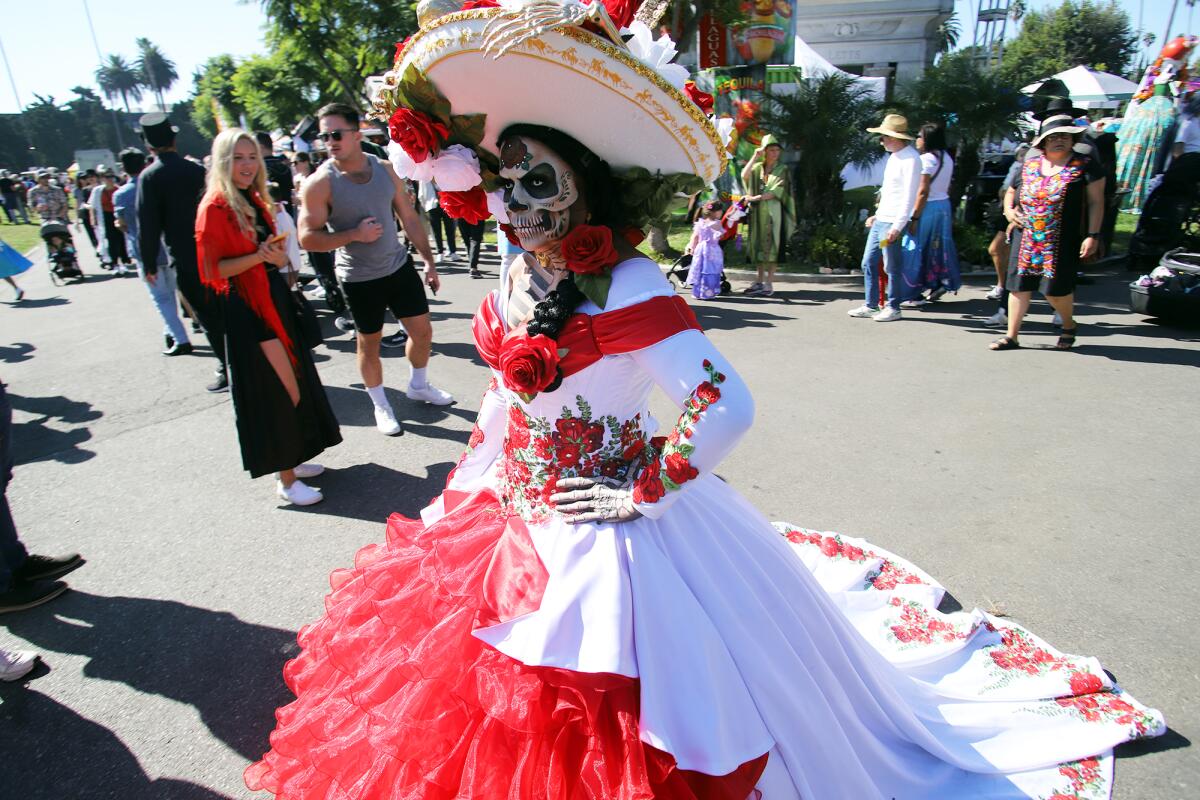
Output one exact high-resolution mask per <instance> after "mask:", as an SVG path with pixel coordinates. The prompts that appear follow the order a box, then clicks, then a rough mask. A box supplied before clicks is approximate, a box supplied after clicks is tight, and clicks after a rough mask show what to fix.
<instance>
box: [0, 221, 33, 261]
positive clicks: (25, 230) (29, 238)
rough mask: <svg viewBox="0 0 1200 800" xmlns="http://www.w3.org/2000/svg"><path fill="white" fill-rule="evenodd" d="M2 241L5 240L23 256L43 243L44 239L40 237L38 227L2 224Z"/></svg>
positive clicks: (0, 228)
mask: <svg viewBox="0 0 1200 800" xmlns="http://www.w3.org/2000/svg"><path fill="white" fill-rule="evenodd" d="M0 239H3V240H4V241H5V243H6V244H7V245H8V246H9V247H11V248H12V249H13V250H16V251H17V252H18V253H21V254H22V255H24V254H25V253H28V252H29V251H30V250H31V249H32V248H34V247H38V246H39V245H41V243H42V237H41V236H38V226H37V225H9V224H7V223H4V224H0Z"/></svg>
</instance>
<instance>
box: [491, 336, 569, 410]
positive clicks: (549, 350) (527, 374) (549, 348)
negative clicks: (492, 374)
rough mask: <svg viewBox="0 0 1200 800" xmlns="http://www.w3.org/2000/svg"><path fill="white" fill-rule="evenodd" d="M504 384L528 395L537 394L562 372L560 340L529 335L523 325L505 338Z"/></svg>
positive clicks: (502, 349) (501, 358)
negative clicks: (560, 368) (559, 359)
mask: <svg viewBox="0 0 1200 800" xmlns="http://www.w3.org/2000/svg"><path fill="white" fill-rule="evenodd" d="M500 372H501V373H502V374H503V375H504V385H505V386H507V387H509V388H510V389H513V390H515V391H518V392H523V393H524V394H537V393H538V392H540V391H542V390H543V389H545V388H546V387H547V386H549V385H550V384H551V383H553V382H554V378H555V376H556V375H557V374H558V343H557V342H555V341H554V340H553V339H551V338H550V337H549V336H542V335H541V334H539V335H537V336H527V335H526V334H525V331H524V329H523V328H520V329H517V330H515V331H513V332H512V333H509V334H508V335H507V336H505V337H504V341H503V342H502V343H501V345H500Z"/></svg>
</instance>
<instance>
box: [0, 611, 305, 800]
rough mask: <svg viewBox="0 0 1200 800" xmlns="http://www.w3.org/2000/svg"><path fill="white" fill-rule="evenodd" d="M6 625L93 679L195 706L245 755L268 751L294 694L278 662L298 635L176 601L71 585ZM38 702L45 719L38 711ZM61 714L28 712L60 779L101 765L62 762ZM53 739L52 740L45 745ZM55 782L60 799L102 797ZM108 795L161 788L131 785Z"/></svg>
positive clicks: (292, 651) (91, 775) (291, 652)
mask: <svg viewBox="0 0 1200 800" xmlns="http://www.w3.org/2000/svg"><path fill="white" fill-rule="evenodd" d="M51 609H53V610H52V611H51ZM5 625H6V626H7V627H8V628H9V630H11V631H12V632H13V633H14V634H16V635H17V636H19V637H21V638H23V639H25V640H27V641H29V642H30V643H32V644H33V645H34V647H36V648H37V649H39V650H43V651H51V652H57V653H73V654H76V655H81V656H85V657H87V658H88V659H89V661H88V663H87V665H86V666H84V668H83V674H84V675H86V676H87V677H89V678H100V679H102V680H108V681H117V682H119V683H124V684H126V685H127V686H129V687H130V688H133V689H136V690H138V691H140V692H146V693H149V694H156V695H160V696H162V697H167V698H170V699H171V700H175V701H177V702H180V703H187V704H188V705H190V706H193V707H194V708H195V709H196V711H197V712H198V713H199V715H200V719H201V720H202V721H203V722H204V724H205V725H206V726H207V727H208V729H209V731H211V732H212V734H213V736H215V737H217V738H218V739H220V740H221V741H222V742H224V743H225V744H226V745H228V746H229V747H230V748H231V749H233V750H236V751H237V752H238V753H239V754H241V755H242V756H244V757H245V758H247V759H251V760H253V759H257V758H259V757H261V756H262V754H263V752H265V750H266V748H267V735H268V734H269V733H270V732H271V729H272V728H273V727H274V724H275V715H274V712H275V709H276V708H278V707H279V706H281V705H284V704H286V703H288V702H290V701H291V700H292V695H291V692H289V691H288V689H287V687H286V686H285V685H284V683H283V675H282V669H283V663H284V661H285V660H287V659H288V658H292V657H293V656H295V655H296V654H297V653H298V652H299V651H298V646H297V645H296V634H295V633H294V632H293V631H285V630H281V629H279V628H269V627H266V626H264V625H254V624H252V623H248V622H243V621H242V620H240V619H238V618H237V617H235V616H234V615H233V614H230V613H228V612H225V611H211V610H209V609H206V608H196V607H194V606H189V605H185V604H184V603H179V602H176V601H173V600H153V599H147V598H139V597H104V596H101V595H94V594H89V593H87V592H81V591H70V592H68V593H66V594H64V595H63V596H62V598H61V599H59V600H56V601H54V603H53V605H51V606H44V607H42V609H37V610H35V611H32V612H24V613H22V614H18V615H14V617H13V618H12V619H8V618H6V619H5ZM47 660H48V661H50V663H53V661H54V658H53V656H52V655H51V656H49V657H48V658H47ZM3 697H4V699H5V703H4V707H3V708H4V711H3V712H0V713H2V714H4V715H8V714H11V713H13V712H10V711H9V710H8V709H9V702H8V701H9V699H10V697H12V694H11V690H9V691H7V692H6V693H5V694H4V695H3ZM38 709H40V711H41V713H42V714H45V718H39V716H38V714H37V711H38ZM62 713H63V712H61V711H58V710H56V709H54V708H50V707H45V706H41V705H39V706H35V708H34V711H33V712H31V713H29V714H27V722H28V724H29V730H35V731H37V735H36V736H34V737H32V741H37V742H40V743H41V747H42V748H43V749H48V750H49V751H50V756H51V757H53V759H54V760H55V761H56V762H57V764H58V766H57V767H56V768H55V769H54V770H53V772H54V774H55V775H56V776H57V778H63V777H64V776H66V775H68V774H71V773H72V770H69V769H63V766H62V765H63V764H87V763H98V759H97V758H96V757H95V756H90V757H88V758H80V759H78V760H74V759H70V760H66V761H64V760H62V753H61V752H60V747H61V746H63V745H65V744H67V743H69V742H71V741H74V739H73V738H72V736H71V735H70V734H69V733H65V734H64V736H62V737H59V736H55V735H51V734H50V733H49V731H50V730H51V728H50V726H51V725H52V724H53V723H54V720H55V717H56V716H58V717H61V716H62ZM93 738H96V737H95V736H93ZM47 742H53V743H55V744H54V746H53V747H49V748H48V747H47V745H46V743H47ZM25 747H27V748H29V747H31V745H25ZM3 752H4V756H5V758H4V760H5V761H7V760H8V759H9V758H10V757H11V756H12V755H13V752H14V751H13V750H11V749H9V747H8V746H4V747H3ZM18 760H19V759H18ZM105 771H106V770H105V769H101V768H98V769H90V770H82V771H81V772H80V775H81V776H87V778H88V779H89V780H94V779H97V777H98V776H99V775H100V774H102V773H104V772H105ZM0 785H5V786H7V784H0ZM58 788H59V789H60V793H59V794H57V795H53V796H54V797H97V796H100V795H96V794H94V793H91V792H79V793H76V792H68V791H61V790H62V787H61V786H60V787H58ZM13 796H14V797H25V795H22V794H19V793H18V794H16V795H13ZM105 796H107V795H105ZM112 796H113V797H122V798H124V797H130V798H132V797H143V796H145V797H151V796H153V797H157V796H159V795H142V794H138V793H136V792H128V793H125V794H114V795H112ZM162 796H163V797H167V796H170V797H175V796H176V795H167V794H164V795H162ZM178 796H179V797H190V796H191V795H182V794H180V795H178Z"/></svg>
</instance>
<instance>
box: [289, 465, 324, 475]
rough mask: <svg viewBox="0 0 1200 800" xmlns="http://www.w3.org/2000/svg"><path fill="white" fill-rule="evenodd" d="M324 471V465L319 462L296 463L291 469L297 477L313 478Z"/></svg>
mask: <svg viewBox="0 0 1200 800" xmlns="http://www.w3.org/2000/svg"><path fill="white" fill-rule="evenodd" d="M324 471H325V467H323V466H321V465H320V464H297V465H296V466H295V468H293V469H292V472H294V473H296V477H297V478H315V477H317V476H318V475H320V474H321V473H322V472H324Z"/></svg>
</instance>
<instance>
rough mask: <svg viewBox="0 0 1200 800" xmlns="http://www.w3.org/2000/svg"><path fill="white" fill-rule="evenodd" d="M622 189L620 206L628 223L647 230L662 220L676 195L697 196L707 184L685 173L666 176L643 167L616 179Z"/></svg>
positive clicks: (618, 175) (628, 171)
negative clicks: (627, 218) (625, 211)
mask: <svg viewBox="0 0 1200 800" xmlns="http://www.w3.org/2000/svg"><path fill="white" fill-rule="evenodd" d="M614 177H615V178H616V179H617V181H618V182H619V183H620V185H621V203H622V204H623V205H624V206H625V208H626V210H627V213H628V217H629V222H630V224H631V225H633V226H635V227H638V228H645V227H646V226H647V225H650V224H651V223H653V222H656V221H658V220H659V219H661V218H662V216H663V214H665V213H666V210H667V207H668V206H669V205H670V204H671V200H672V198H674V197H675V195H676V194H680V193H682V194H695V193H696V192H698V191H700V190H701V189H703V188H704V180H703V179H702V178H700V177H699V176H697V175H688V174H685V173H682V172H678V173H672V174H670V175H663V174H662V173H661V172H651V171H650V170H648V169H646V168H644V167H634V168H632V169H628V170H625V171H624V172H621V173H618V174H616V175H615V176H614Z"/></svg>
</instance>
